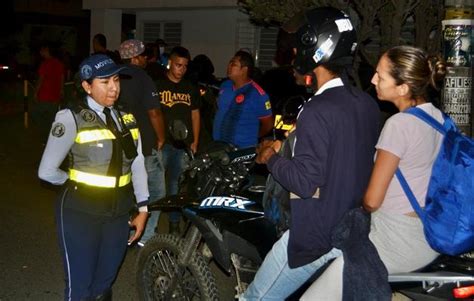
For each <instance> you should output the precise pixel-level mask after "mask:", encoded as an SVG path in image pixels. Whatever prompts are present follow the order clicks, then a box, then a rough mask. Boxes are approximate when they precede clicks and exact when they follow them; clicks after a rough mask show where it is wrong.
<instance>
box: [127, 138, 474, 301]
mask: <svg viewBox="0 0 474 301" xmlns="http://www.w3.org/2000/svg"><path fill="white" fill-rule="evenodd" d="M176 132H177V133H178V134H177V136H183V137H185V135H186V130H182V129H181V130H178V131H176ZM183 140H184V139H183ZM254 158H255V150H254V149H252V148H251V149H243V150H237V149H235V148H233V147H232V146H230V145H227V144H217V145H216V146H215V147H214V148H211V149H210V150H209V151H207V152H205V153H202V154H201V155H199V156H197V157H196V158H193V160H191V162H190V163H189V165H188V168H187V169H186V171H185V172H184V174H183V177H184V178H183V180H182V184H183V185H182V186H181V191H180V194H179V195H177V196H172V197H166V198H164V199H161V200H159V201H156V202H154V203H152V204H150V205H149V210H160V211H176V210H180V211H181V212H182V214H183V216H184V217H185V219H186V220H187V230H186V232H185V233H184V234H183V236H181V237H177V236H174V235H171V234H156V235H155V236H154V237H153V238H152V239H150V240H149V241H148V242H147V243H146V245H145V246H144V247H143V248H142V249H141V250H140V253H139V255H138V259H137V265H136V267H137V271H136V277H137V287H138V291H139V296H140V300H219V293H218V288H217V286H216V283H215V278H214V276H213V274H212V272H211V271H210V268H209V262H210V260H211V259H213V260H214V261H215V262H216V263H217V264H218V265H219V266H220V267H221V268H222V269H223V270H224V271H226V272H228V273H235V276H236V279H237V286H236V290H237V292H236V293H237V294H240V293H243V292H244V291H245V289H246V288H247V286H248V284H249V283H250V282H251V281H252V280H253V277H254V276H255V273H256V271H257V270H258V267H259V266H260V264H261V263H262V261H263V259H264V257H265V255H266V254H267V252H268V251H269V250H270V249H271V247H272V245H273V243H274V242H275V241H276V240H277V231H276V227H275V225H274V224H273V223H271V222H270V221H269V220H268V219H267V218H266V217H265V215H264V210H263V207H262V205H261V202H260V200H261V197H262V195H263V192H264V187H262V186H256V185H252V183H251V182H250V181H249V178H251V176H250V175H249V170H250V165H251V164H252V162H253V160H254ZM473 268H474V260H473V259H472V257H471V255H469V254H465V255H462V256H460V257H445V256H442V257H440V258H439V259H438V260H437V261H435V262H434V263H433V264H431V265H430V266H428V267H427V268H425V269H424V270H422V271H419V272H411V273H401V274H395V275H390V276H389V281H390V283H391V285H392V287H393V288H394V290H396V291H398V292H401V293H402V294H405V295H407V296H409V297H410V298H413V299H414V300H450V299H453V300H454V299H456V298H470V296H471V295H474V287H470V285H472V283H474V276H473V271H474V270H473ZM420 284H421V285H420ZM467 300H471V299H467Z"/></svg>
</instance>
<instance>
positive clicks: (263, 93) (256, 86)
mask: <svg viewBox="0 0 474 301" xmlns="http://www.w3.org/2000/svg"><path fill="white" fill-rule="evenodd" d="M252 86H254V87H255V89H257V91H258V93H259V94H260V95H265V91H264V90H263V88H262V87H260V86H259V85H258V84H257V83H256V82H254V81H252Z"/></svg>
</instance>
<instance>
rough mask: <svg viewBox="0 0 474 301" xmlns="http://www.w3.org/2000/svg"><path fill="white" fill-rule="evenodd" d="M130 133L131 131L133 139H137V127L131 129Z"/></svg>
mask: <svg viewBox="0 0 474 301" xmlns="http://www.w3.org/2000/svg"><path fill="white" fill-rule="evenodd" d="M130 133H132V137H133V140H138V133H139V131H138V128H135V129H131V130H130Z"/></svg>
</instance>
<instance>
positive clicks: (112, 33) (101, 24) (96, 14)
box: [89, 9, 122, 52]
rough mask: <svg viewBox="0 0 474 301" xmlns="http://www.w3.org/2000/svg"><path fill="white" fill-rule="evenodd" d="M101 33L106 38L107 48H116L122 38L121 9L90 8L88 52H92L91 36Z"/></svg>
mask: <svg viewBox="0 0 474 301" xmlns="http://www.w3.org/2000/svg"><path fill="white" fill-rule="evenodd" d="M97 33H102V34H104V35H105V36H106V38H107V48H108V49H110V50H114V49H118V48H119V46H120V43H121V42H122V41H121V38H122V10H120V9H92V10H91V30H90V39H89V45H90V52H92V38H93V37H94V35H96V34H97Z"/></svg>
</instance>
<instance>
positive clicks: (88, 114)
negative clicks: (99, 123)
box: [80, 109, 96, 122]
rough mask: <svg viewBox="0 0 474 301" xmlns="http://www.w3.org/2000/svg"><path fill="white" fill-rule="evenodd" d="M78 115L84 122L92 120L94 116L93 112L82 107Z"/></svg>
mask: <svg viewBox="0 0 474 301" xmlns="http://www.w3.org/2000/svg"><path fill="white" fill-rule="evenodd" d="M80 115H81V117H82V119H83V120H84V121H85V122H94V121H95V118H96V117H95V114H94V112H92V111H91V110H87V109H83V110H82V111H81V113H80Z"/></svg>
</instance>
